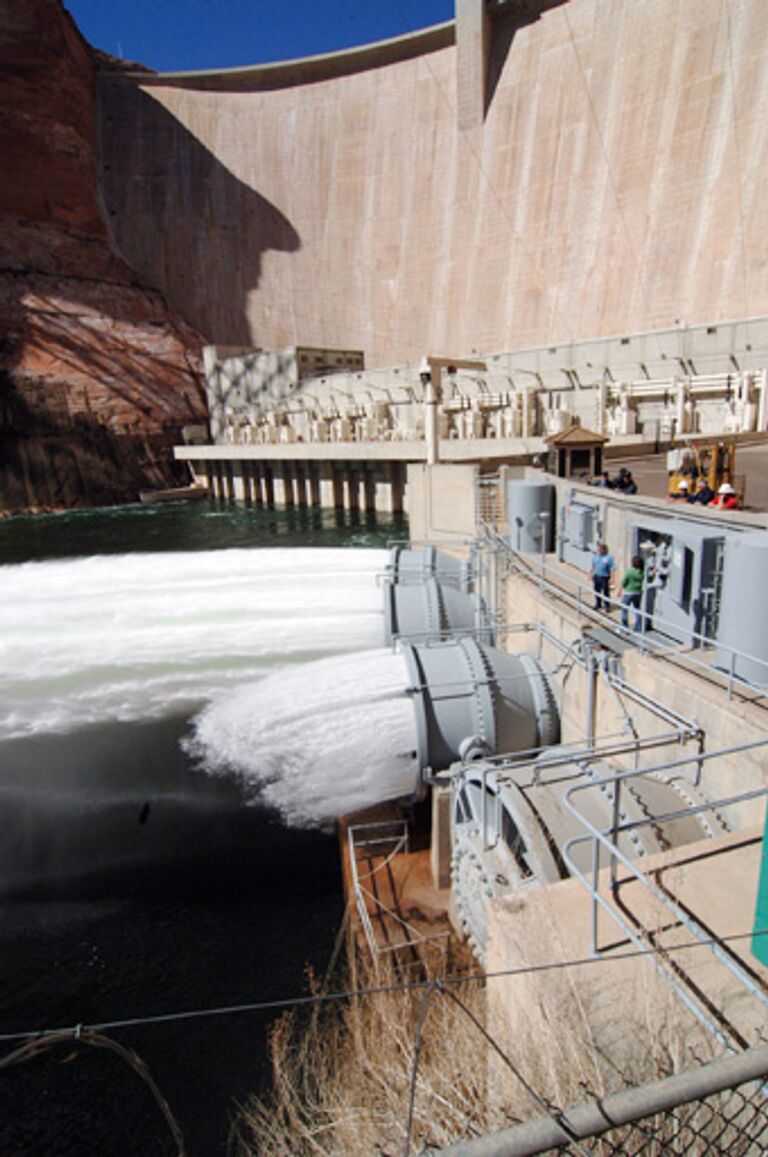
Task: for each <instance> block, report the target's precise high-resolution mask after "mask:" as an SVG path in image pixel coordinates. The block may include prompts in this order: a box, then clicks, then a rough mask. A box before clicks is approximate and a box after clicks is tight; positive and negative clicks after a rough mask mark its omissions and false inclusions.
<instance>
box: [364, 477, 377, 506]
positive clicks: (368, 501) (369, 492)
mask: <svg viewBox="0 0 768 1157" xmlns="http://www.w3.org/2000/svg"><path fill="white" fill-rule="evenodd" d="M363 488H364V494H365V513H366V514H375V513H376V476H375V474H374V472H373V470H372V469H370V467H369V468H368V469H367V470H365V469H364V470H363Z"/></svg>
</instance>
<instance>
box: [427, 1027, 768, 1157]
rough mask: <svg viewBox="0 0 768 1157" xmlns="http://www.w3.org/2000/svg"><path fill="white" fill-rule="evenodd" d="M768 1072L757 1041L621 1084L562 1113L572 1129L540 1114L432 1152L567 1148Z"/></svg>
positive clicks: (522, 1152) (453, 1155) (523, 1152)
mask: <svg viewBox="0 0 768 1157" xmlns="http://www.w3.org/2000/svg"><path fill="white" fill-rule="evenodd" d="M766 1075H768V1045H757V1046H756V1047H755V1048H752V1049H749V1050H748V1051H747V1052H743V1053H738V1054H737V1055H736V1056H728V1057H720V1058H718V1059H717V1060H714V1061H709V1062H708V1063H707V1064H704V1065H701V1066H700V1067H699V1068H696V1069H687V1070H686V1071H685V1072H683V1073H676V1074H675V1075H674V1076H672V1077H665V1078H663V1079H662V1080H660V1081H653V1082H649V1083H648V1084H645V1085H639V1086H638V1087H637V1088H633V1089H622V1090H621V1092H618V1093H611V1094H609V1095H608V1096H607V1097H602V1098H601V1099H600V1100H599V1101H592V1102H589V1103H586V1104H581V1105H577V1106H575V1107H574V1108H571V1109H568V1110H567V1112H565V1113H563V1114H562V1116H563V1119H564V1120H565V1122H566V1124H567V1127H568V1130H569V1132H568V1133H566V1131H565V1129H563V1127H562V1126H561V1125H559V1124H558V1122H557V1120H555V1119H554V1118H553V1117H538V1118H536V1119H534V1120H532V1121H524V1122H523V1123H522V1124H520V1125H514V1126H513V1127H512V1128H510V1129H502V1130H501V1131H500V1132H498V1133H494V1134H492V1135H491V1136H488V1137H480V1138H479V1139H478V1140H475V1141H460V1142H459V1143H458V1144H456V1145H451V1146H449V1147H448V1148H447V1149H439V1150H437V1149H432V1150H428V1151H427V1157H534V1155H535V1154H537V1153H544V1152H546V1151H547V1150H548V1149H563V1148H565V1146H567V1145H568V1144H570V1142H571V1140H572V1138H573V1137H574V1136H575V1137H576V1138H577V1139H578V1140H586V1139H588V1138H590V1137H597V1136H600V1135H601V1134H602V1133H607V1132H608V1131H609V1130H610V1129H615V1128H617V1127H618V1126H622V1125H630V1124H632V1123H633V1122H634V1121H640V1120H642V1119H643V1118H644V1117H650V1116H653V1115H654V1114H655V1113H668V1112H670V1111H671V1110H672V1109H676V1108H677V1107H678V1106H680V1105H685V1104H687V1103H689V1102H691V1101H701V1100H704V1099H705V1098H706V1097H711V1096H714V1095H715V1094H717V1093H722V1092H723V1091H724V1090H726V1089H733V1088H737V1087H738V1086H739V1085H744V1084H747V1083H748V1082H750V1081H757V1080H761V1079H763V1078H764V1077H765V1076H766Z"/></svg>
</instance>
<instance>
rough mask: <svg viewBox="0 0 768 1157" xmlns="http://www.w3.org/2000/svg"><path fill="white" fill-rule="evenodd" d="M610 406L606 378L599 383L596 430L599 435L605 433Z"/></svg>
mask: <svg viewBox="0 0 768 1157" xmlns="http://www.w3.org/2000/svg"><path fill="white" fill-rule="evenodd" d="M607 406H608V383H607V382H606V380H605V378H603V380H602V381H601V382H598V386H597V425H596V427H595V428H596V430H597V432H598V434H604V433H605V427H606V417H607V416H606V409H607Z"/></svg>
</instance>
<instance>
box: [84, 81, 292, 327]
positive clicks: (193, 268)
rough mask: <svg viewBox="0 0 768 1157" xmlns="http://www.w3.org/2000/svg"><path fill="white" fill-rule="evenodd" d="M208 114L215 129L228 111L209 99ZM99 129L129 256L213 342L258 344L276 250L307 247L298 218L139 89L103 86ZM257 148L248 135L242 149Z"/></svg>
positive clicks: (105, 184)
mask: <svg viewBox="0 0 768 1157" xmlns="http://www.w3.org/2000/svg"><path fill="white" fill-rule="evenodd" d="M243 99H245V98H243ZM201 115H204V116H207V118H208V122H209V123H211V124H212V125H214V130H212V131H215V121H216V118H218V117H219V116H220V115H223V114H222V112H221V110H219V109H217V108H216V106H215V105H211V104H210V103H208V105H207V106H205V107H204V108H203V109H202V111H201ZM235 123H236V119H235ZM98 126H99V139H100V153H101V162H102V172H101V188H102V195H103V200H104V206H105V211H106V214H107V221H108V224H109V229H110V234H111V238H112V242H113V244H114V245H115V247H116V248H117V249H118V250H119V252H120V255H121V256H122V257H123V258H124V259H125V260H126V261H127V262H128V264H129V265H131V266H132V267H133V268H134V269H135V270H137V272H139V273H140V274H141V275H142V276H143V277H145V278H146V279H147V280H148V281H149V282H151V283H152V284H153V285H155V286H157V287H158V288H160V289H162V290H163V291H164V292H165V293H166V294H167V296H168V298H169V299H170V301H171V302H172V303H173V305H174V306H175V307H176V308H177V309H178V310H179V312H180V313H181V314H182V316H183V317H184V318H185V319H186V321H188V322H189V323H190V324H191V325H193V326H194V327H195V328H196V329H197V330H199V332H200V333H201V334H203V335H204V337H206V338H208V340H210V341H215V342H217V343H219V344H222V345H239V346H252V345H253V344H254V341H255V340H257V338H258V335H255V334H252V333H251V329H250V325H249V323H248V320H247V312H246V311H247V305H248V295H249V294H250V293H251V292H252V291H253V290H254V289H256V288H257V287H258V285H259V282H260V280H261V274H262V263H263V257H264V254H265V253H266V252H268V251H269V250H277V251H280V252H284V253H294V252H296V251H297V250H298V249H299V248H300V247H301V239H300V237H299V235H298V233H297V232H296V230H295V229H294V227H293V225H292V224H291V222H290V221H289V220H288V218H287V217H286V216H285V215H284V214H283V213H281V211H280V210H279V209H278V208H277V207H276V206H275V205H273V204H272V203H271V202H270V201H268V200H267V199H266V197H263V196H262V195H261V194H260V193H258V192H256V190H255V189H253V188H251V187H250V185H248V184H247V183H246V182H244V181H242V180H240V179H239V178H238V177H237V176H235V174H234V173H233V172H232V171H231V170H230V169H228V168H227V167H226V165H224V164H222V162H221V161H219V159H218V158H217V157H216V156H215V155H214V153H213V152H211V150H210V149H209V148H207V147H206V146H205V145H204V144H203V143H202V142H201V141H200V140H198V139H197V137H195V136H194V135H193V133H191V132H190V131H189V129H187V128H186V127H185V126H184V125H183V124H182V123H181V122H180V121H179V120H178V119H177V118H176V117H174V116H173V115H172V114H171V113H170V112H169V111H168V110H167V109H166V108H165V106H164V105H163V104H162V103H161V102H160V101H159V100H156V99H155V98H154V97H153V96H151V95H150V94H149V93H147V92H145V91H144V90H143V89H141V88H139V87H138V86H136V85H134V84H132V83H129V82H125V81H117V80H111V79H110V78H109V76H104V77H103V78H102V79H101V80H100V83H99V91H98ZM251 147H252V146H251V145H250V142H249V140H248V139H247V136H246V135H245V133H243V139H242V141H241V148H242V152H243V153H244V154H245V153H247V152H248V150H249V149H250V148H251Z"/></svg>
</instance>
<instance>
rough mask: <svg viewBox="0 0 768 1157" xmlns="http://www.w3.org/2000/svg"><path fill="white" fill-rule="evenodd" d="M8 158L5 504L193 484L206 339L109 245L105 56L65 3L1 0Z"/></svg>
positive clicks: (0, 341) (2, 441)
mask: <svg viewBox="0 0 768 1157" xmlns="http://www.w3.org/2000/svg"><path fill="white" fill-rule="evenodd" d="M0 157H2V164H3V172H2V174H1V175H0V511H15V510H24V509H35V508H51V507H64V506H77V505H95V504H100V503H111V502H124V501H132V500H135V499H136V497H137V493H138V490H139V489H141V488H142V487H147V486H152V485H169V484H172V483H173V481H174V480H177V479H178V480H180V481H186V479H185V478H184V477H181V478H179V476H178V474H177V467H176V466H175V464H174V463H173V460H172V453H171V451H170V447H171V445H172V443H173V442H174V441H178V440H179V437H180V430H181V427H182V426H183V425H185V424H188V423H195V422H200V421H201V420H203V415H204V405H203V395H202V392H201V385H200V383H201V359H200V347H201V342H200V338H199V336H198V335H197V334H196V333H195V332H194V331H193V330H192V329H190V327H189V326H188V325H186V324H185V323H184V322H183V321H182V319H181V318H180V317H179V315H178V314H176V313H175V312H174V311H173V310H172V309H171V308H169V305H168V303H167V301H166V299H165V297H164V296H163V294H162V293H161V292H159V291H158V290H156V289H154V288H152V286H151V285H149V284H148V283H147V282H146V281H144V280H142V279H141V278H140V277H139V276H138V275H137V274H136V273H135V272H134V271H133V270H132V269H131V268H130V267H129V266H128V265H127V264H126V263H125V261H123V260H122V258H121V257H120V256H119V255H118V254H117V253H116V252H115V250H114V248H113V247H112V245H111V243H110V241H109V237H108V230H107V227H106V223H105V219H104V214H103V211H102V206H101V202H100V194H99V189H98V176H97V175H98V158H97V139H96V110H95V58H94V54H93V53H92V50H90V49H89V48H88V46H87V45H86V44H85V43H84V42H83V40H82V38H81V37H80V35H79V33H78V32H77V29H76V28H75V26H74V24H73V23H72V21H71V20H70V18H69V16H68V14H67V13H66V12H65V11H64V9H63V8H62V6H61V4H60V3H59V0H0Z"/></svg>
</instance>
